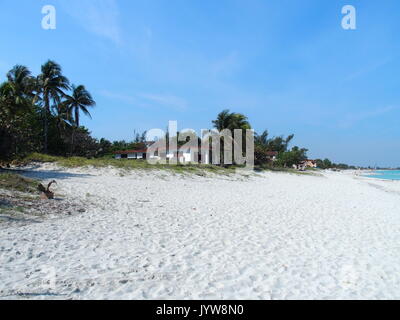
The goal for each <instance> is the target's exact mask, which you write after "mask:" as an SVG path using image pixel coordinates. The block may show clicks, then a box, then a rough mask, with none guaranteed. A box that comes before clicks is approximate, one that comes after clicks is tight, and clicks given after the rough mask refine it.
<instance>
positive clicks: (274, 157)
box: [266, 151, 278, 161]
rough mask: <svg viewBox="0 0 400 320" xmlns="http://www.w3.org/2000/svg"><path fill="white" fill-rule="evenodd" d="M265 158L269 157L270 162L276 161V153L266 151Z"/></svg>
mask: <svg viewBox="0 0 400 320" xmlns="http://www.w3.org/2000/svg"><path fill="white" fill-rule="evenodd" d="M266 155H267V157H269V160H270V161H276V157H277V156H278V152H277V151H267V152H266Z"/></svg>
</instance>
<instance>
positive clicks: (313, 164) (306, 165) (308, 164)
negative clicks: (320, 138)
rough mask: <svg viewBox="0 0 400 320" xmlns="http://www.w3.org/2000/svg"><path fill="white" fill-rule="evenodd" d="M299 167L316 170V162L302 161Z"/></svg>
mask: <svg viewBox="0 0 400 320" xmlns="http://www.w3.org/2000/svg"><path fill="white" fill-rule="evenodd" d="M300 167H303V168H317V161H315V160H310V159H307V160H304V161H302V162H300Z"/></svg>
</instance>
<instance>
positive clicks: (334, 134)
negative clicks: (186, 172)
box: [0, 0, 400, 167]
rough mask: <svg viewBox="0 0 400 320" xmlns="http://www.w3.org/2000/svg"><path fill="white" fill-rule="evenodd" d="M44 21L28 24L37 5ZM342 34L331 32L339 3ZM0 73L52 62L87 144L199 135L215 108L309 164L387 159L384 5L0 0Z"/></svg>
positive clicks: (397, 135)
mask: <svg viewBox="0 0 400 320" xmlns="http://www.w3.org/2000/svg"><path fill="white" fill-rule="evenodd" d="M45 5H53V6H54V7H55V9H56V29H54V30H44V29H43V28H42V19H43V17H44V14H42V7H43V6H45ZM344 5H353V6H354V7H355V9H356V29H355V30H345V29H343V28H342V18H343V17H344V14H342V7H343V6H344ZM0 6H1V10H0V26H1V27H0V39H1V40H0V81H3V80H5V74H6V72H7V71H8V70H9V69H11V68H12V67H13V66H14V65H16V64H22V65H26V66H28V67H29V68H30V70H31V71H32V73H33V74H35V75H36V74H38V73H39V72H40V66H41V64H43V63H44V62H45V61H47V60H48V59H51V60H55V61H56V62H58V63H59V64H60V65H61V66H62V68H63V72H64V74H65V75H66V76H67V77H68V78H69V79H70V81H71V83H74V84H76V85H79V84H84V85H85V86H86V87H87V89H88V90H89V91H90V92H91V93H92V95H93V97H94V99H95V100H96V102H97V105H96V107H95V108H94V109H93V110H92V111H91V114H92V119H89V118H83V121H82V122H83V123H82V124H83V125H85V126H87V127H88V128H89V129H90V131H91V132H92V134H93V135H94V136H95V137H96V138H101V137H105V138H107V139H109V140H120V139H126V140H130V139H132V138H133V136H134V131H135V130H136V131H140V132H141V131H144V130H149V129H152V128H161V129H165V128H166V127H167V125H168V121H169V120H176V121H178V129H180V130H182V129H185V128H192V129H194V130H196V131H197V132H200V130H201V129H210V128H211V127H212V124H211V121H212V120H213V119H215V118H216V116H217V114H218V113H219V112H220V111H222V110H223V109H230V110H231V111H233V112H240V113H243V114H245V115H246V116H247V117H248V119H249V121H250V123H251V125H252V127H253V128H254V129H255V131H256V132H262V131H263V130H265V129H268V131H269V132H270V135H271V136H277V135H281V134H284V135H288V134H291V133H293V134H295V139H294V142H293V145H298V146H301V147H305V148H307V149H309V153H308V154H309V157H310V158H329V159H331V160H333V161H335V162H344V163H348V164H354V165H362V166H368V165H370V166H375V165H378V166H391V167H398V166H400V126H399V123H400V81H399V80H400V73H399V70H400V68H399V67H400V61H399V49H400V38H399V37H398V34H399V32H400V19H399V17H400V2H399V1H398V0H393V1H391V0H379V1H378V0H369V1H366V0H363V1H360V0H346V1H339V0H329V1H321V0H301V1H300V0H218V1H215V0H201V1H200V0H142V1H136V0H84V1H81V0H46V1H41V0H0Z"/></svg>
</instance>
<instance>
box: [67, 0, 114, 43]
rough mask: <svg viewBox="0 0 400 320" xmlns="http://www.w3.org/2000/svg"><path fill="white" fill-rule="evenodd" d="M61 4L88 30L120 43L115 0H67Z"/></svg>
mask: <svg viewBox="0 0 400 320" xmlns="http://www.w3.org/2000/svg"><path fill="white" fill-rule="evenodd" d="M61 6H62V7H63V9H64V10H65V12H67V13H68V14H69V15H70V16H72V17H73V18H74V19H75V20H76V21H77V22H78V23H79V24H80V25H82V26H83V27H84V28H85V29H86V30H87V31H88V32H91V33H93V34H95V35H97V36H100V37H104V38H106V39H108V40H111V41H113V42H114V43H115V44H117V45H120V44H121V43H122V36H121V28H120V24H119V17H120V13H119V8H118V4H117V1H116V0H90V1H87V0H86V1H82V0H68V1H62V2H61Z"/></svg>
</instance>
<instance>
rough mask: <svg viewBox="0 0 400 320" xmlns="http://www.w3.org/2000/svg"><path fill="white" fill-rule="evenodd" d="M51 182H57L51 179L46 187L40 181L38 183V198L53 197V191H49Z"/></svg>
mask: <svg viewBox="0 0 400 320" xmlns="http://www.w3.org/2000/svg"><path fill="white" fill-rule="evenodd" d="M53 183H57V182H56V181H55V180H53V181H51V182H50V183H49V184H48V185H47V188H45V187H44V186H43V185H42V184H41V183H40V184H39V185H38V190H39V191H40V192H41V194H40V199H42V200H47V199H54V192H52V191H50V187H51V185H52V184H53Z"/></svg>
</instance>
